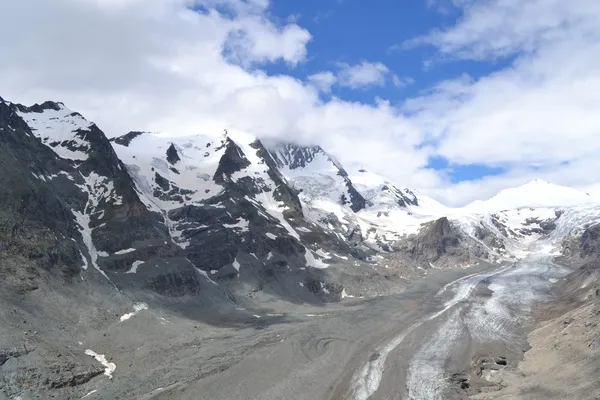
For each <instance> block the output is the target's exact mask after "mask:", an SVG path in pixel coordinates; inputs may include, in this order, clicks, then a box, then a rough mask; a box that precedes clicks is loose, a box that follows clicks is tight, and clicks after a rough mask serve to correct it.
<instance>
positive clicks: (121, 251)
mask: <svg viewBox="0 0 600 400" xmlns="http://www.w3.org/2000/svg"><path fill="white" fill-rule="evenodd" d="M132 251H135V249H124V250H119V251H115V254H118V255H121V254H127V253H131V252H132Z"/></svg>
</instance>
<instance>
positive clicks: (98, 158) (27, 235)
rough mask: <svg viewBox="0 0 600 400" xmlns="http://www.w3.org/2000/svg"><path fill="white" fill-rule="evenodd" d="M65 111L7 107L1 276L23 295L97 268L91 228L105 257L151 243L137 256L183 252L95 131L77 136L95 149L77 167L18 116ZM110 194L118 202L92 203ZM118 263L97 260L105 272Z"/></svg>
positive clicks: (0, 146)
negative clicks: (81, 218)
mask: <svg viewBox="0 0 600 400" xmlns="http://www.w3.org/2000/svg"><path fill="white" fill-rule="evenodd" d="M61 107H64V106H63V105H62V104H60V103H51V102H48V103H44V104H42V105H36V106H33V107H31V108H27V107H23V106H18V105H13V104H9V103H5V102H2V103H0V130H1V131H2V134H1V135H0V169H1V170H2V171H3V173H2V174H0V189H1V190H0V277H2V285H4V286H7V290H14V291H16V292H17V293H25V292H28V291H31V290H35V289H37V287H38V283H37V282H39V281H40V280H41V279H43V277H44V276H46V275H47V274H48V273H52V272H53V271H58V272H59V273H60V275H61V276H62V277H63V278H64V279H66V280H67V281H71V280H72V278H73V277H75V276H77V275H78V274H80V273H82V271H83V269H82V266H83V265H84V264H86V263H87V264H88V265H89V264H91V262H90V257H91V254H90V249H89V248H88V245H87V244H86V243H85V239H84V237H82V233H81V232H82V229H89V230H90V234H91V236H92V239H93V244H94V247H95V249H97V250H98V251H104V252H106V253H114V252H116V251H119V250H121V249H124V248H135V247H137V246H138V245H140V244H142V243H148V242H153V243H154V244H153V246H151V247H150V248H148V247H147V246H145V248H146V250H144V251H142V252H140V253H138V254H137V255H138V257H143V256H144V254H145V255H147V256H148V255H151V254H156V253H160V254H161V255H162V256H164V257H170V256H173V255H175V254H177V252H178V251H179V250H178V249H177V248H175V247H174V245H173V243H172V240H171V239H170V237H169V233H168V229H167V228H166V226H165V225H164V224H163V218H162V216H160V215H159V214H156V213H154V212H151V211H149V210H148V209H147V208H146V206H145V205H144V204H143V203H142V202H141V201H140V199H139V197H138V194H137V192H136V191H135V186H134V184H133V181H132V180H131V177H130V176H129V175H128V173H127V171H126V169H125V167H124V165H123V164H122V163H121V161H120V160H119V159H118V157H117V155H116V154H115V152H114V150H113V148H112V146H111V144H110V142H109V141H108V139H107V138H106V137H105V136H104V134H103V133H102V131H100V130H99V129H98V128H97V127H96V126H95V125H91V126H90V128H89V130H86V131H83V130H79V131H77V132H75V133H74V135H76V136H77V137H79V138H80V139H81V140H82V141H84V142H86V143H88V144H87V145H86V146H85V154H86V155H87V158H86V159H84V160H75V161H74V160H70V159H64V158H61V157H59V156H58V155H57V154H55V153H54V151H53V150H52V146H51V145H50V146H48V145H45V144H43V143H42V142H41V141H40V139H38V138H37V137H36V136H35V135H34V134H33V132H32V131H31V129H30V128H29V126H28V125H27V123H25V121H24V120H23V119H22V118H21V117H20V116H19V114H18V113H17V112H21V113H36V112H43V111H44V110H46V109H52V110H61V109H62V108H61ZM79 150H81V147H80V148H79ZM89 177H98V178H94V179H90V178H89ZM92 185H93V186H92ZM110 189H112V191H113V192H112V193H111V195H113V196H114V197H115V198H118V201H109V199H108V197H97V198H96V199H92V198H91V196H96V194H97V193H107V192H108V191H109V190H110ZM76 213H80V214H82V215H89V219H90V222H89V227H83V226H81V225H80V223H78V222H77V221H76V217H75V214H76ZM150 249H152V250H150ZM157 249H160V250H157ZM84 258H85V259H87V261H85V260H84ZM113 258H118V256H110V257H107V256H102V257H97V263H98V266H99V267H100V268H103V267H105V266H108V267H110V265H114V263H115V261H114V260H113ZM90 267H91V265H90ZM89 270H90V271H91V270H93V268H90V269H89ZM107 273H108V274H110V273H111V271H110V268H108V269H107ZM169 274H170V272H169V271H166V275H169ZM113 279H115V280H116V281H118V280H119V277H118V276H116V277H113ZM161 290H162V289H161ZM163 291H164V292H168V291H167V290H163Z"/></svg>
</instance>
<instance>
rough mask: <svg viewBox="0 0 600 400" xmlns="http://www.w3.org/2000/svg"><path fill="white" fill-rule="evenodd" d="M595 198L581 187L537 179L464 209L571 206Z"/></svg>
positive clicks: (494, 209) (482, 210)
mask: <svg viewBox="0 0 600 400" xmlns="http://www.w3.org/2000/svg"><path fill="white" fill-rule="evenodd" d="M593 201H594V198H593V197H592V196H590V195H589V194H588V193H586V192H584V191H581V190H579V189H574V188H571V187H567V186H561V185H557V184H554V183H550V182H547V181H544V180H542V179H535V180H533V181H531V182H528V183H526V184H524V185H522V186H519V187H516V188H510V189H503V190H501V191H500V192H498V194H496V195H495V196H493V197H492V198H490V199H488V200H485V201H481V200H478V201H474V202H473V203H471V204H469V205H467V206H466V207H465V208H464V209H465V210H467V211H471V212H493V211H500V210H508V209H518V208H528V207H531V208H536V207H569V206H576V205H581V204H587V203H590V202H593Z"/></svg>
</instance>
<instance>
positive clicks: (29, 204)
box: [0, 102, 85, 288]
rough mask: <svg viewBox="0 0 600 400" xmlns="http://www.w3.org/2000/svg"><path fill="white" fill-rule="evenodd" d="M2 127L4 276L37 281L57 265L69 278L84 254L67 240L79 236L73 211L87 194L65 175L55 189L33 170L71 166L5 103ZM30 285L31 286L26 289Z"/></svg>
mask: <svg viewBox="0 0 600 400" xmlns="http://www.w3.org/2000/svg"><path fill="white" fill-rule="evenodd" d="M44 104H46V103H44ZM47 106H51V105H47ZM40 107H41V106H40ZM0 131H1V134H0V170H1V171H2V174H0V188H1V189H0V250H1V251H0V260H2V261H0V275H2V276H5V277H6V278H5V282H6V283H9V284H11V282H12V278H14V277H15V276H22V275H24V276H29V277H30V278H31V279H35V278H36V277H37V276H38V274H39V269H46V270H47V269H50V268H57V269H58V270H59V271H61V273H62V274H63V276H64V277H66V278H71V277H73V276H74V275H76V274H77V273H78V271H79V267H80V265H81V258H80V257H79V254H78V251H77V246H76V244H75V243H73V242H71V241H68V242H67V240H68V238H70V237H78V236H79V232H78V229H77V227H76V225H75V222H74V220H73V214H72V213H71V211H70V209H71V208H76V207H81V206H82V205H83V204H84V203H85V197H84V196H83V195H82V194H81V193H80V192H79V191H77V190H75V188H74V187H72V185H65V182H64V180H62V179H61V180H59V181H60V183H59V185H57V187H53V186H52V185H50V184H49V183H47V182H46V181H44V180H41V179H38V178H36V176H34V174H35V175H37V176H43V175H46V174H58V173H60V172H61V171H65V170H66V171H69V170H72V169H71V167H70V165H69V164H68V163H66V162H64V161H62V160H59V159H57V158H56V157H55V155H54V153H53V152H52V151H51V150H50V149H49V148H47V147H46V146H44V145H42V144H41V143H40V142H39V140H38V139H37V138H35V136H34V135H33V134H32V133H31V130H30V129H29V127H28V126H27V125H26V124H25V123H24V121H23V120H22V119H21V118H20V117H19V116H18V115H17V114H16V112H15V107H14V106H12V105H8V104H7V103H4V102H1V103H0ZM74 179H77V178H74ZM79 182H81V180H79ZM11 277H12V278H11ZM18 281H19V279H18V278H17V279H16V281H15V282H13V283H14V284H17V282H18ZM27 286H31V285H29V284H26V285H25V286H23V288H25V287H27ZM33 286H35V285H33Z"/></svg>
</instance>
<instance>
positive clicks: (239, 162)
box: [213, 138, 250, 184]
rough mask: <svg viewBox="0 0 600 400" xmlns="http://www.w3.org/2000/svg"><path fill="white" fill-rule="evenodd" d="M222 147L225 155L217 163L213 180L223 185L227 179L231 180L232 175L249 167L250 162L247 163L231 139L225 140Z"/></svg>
mask: <svg viewBox="0 0 600 400" xmlns="http://www.w3.org/2000/svg"><path fill="white" fill-rule="evenodd" d="M223 146H225V148H226V149H225V154H224V155H223V157H222V158H221V160H220V161H219V167H218V168H217V171H216V172H215V176H214V177H213V180H214V181H215V182H217V183H219V184H223V183H225V182H227V180H228V179H231V175H232V174H233V173H235V172H239V171H241V170H243V169H244V168H246V167H248V166H250V161H248V159H247V158H246V156H245V155H244V152H243V151H242V149H240V147H239V146H238V145H237V144H235V143H234V142H233V141H232V140H231V139H229V138H227V139H225V143H224V144H223Z"/></svg>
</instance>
